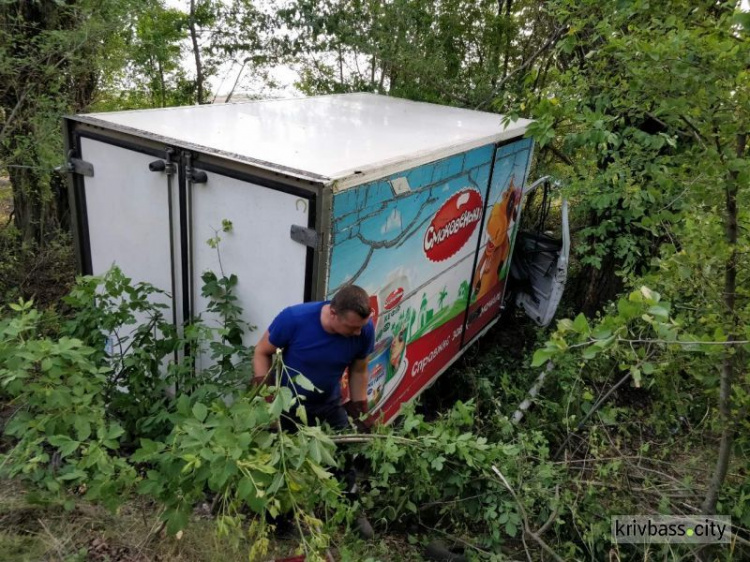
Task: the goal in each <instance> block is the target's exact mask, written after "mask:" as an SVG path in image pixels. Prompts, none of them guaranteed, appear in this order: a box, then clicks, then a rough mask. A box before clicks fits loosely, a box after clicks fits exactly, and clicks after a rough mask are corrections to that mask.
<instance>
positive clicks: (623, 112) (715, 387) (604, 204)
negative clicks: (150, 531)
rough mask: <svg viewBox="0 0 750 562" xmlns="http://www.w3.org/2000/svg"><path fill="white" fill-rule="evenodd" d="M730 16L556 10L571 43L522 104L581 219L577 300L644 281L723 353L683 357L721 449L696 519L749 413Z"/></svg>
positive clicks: (657, 9) (741, 151)
mask: <svg viewBox="0 0 750 562" xmlns="http://www.w3.org/2000/svg"><path fill="white" fill-rule="evenodd" d="M738 8H739V2H713V1H704V2H683V1H681V0H674V1H671V2H668V3H663V4H646V3H621V4H618V5H617V6H616V7H613V6H609V5H603V4H601V3H599V2H594V1H585V2H580V1H575V2H573V1H568V0H560V1H558V2H555V3H554V6H553V11H554V12H556V13H557V14H558V15H559V18H560V21H561V23H564V24H565V25H568V26H569V28H570V32H569V33H568V34H567V35H566V36H565V37H564V38H563V39H562V40H561V41H560V43H559V45H558V46H557V48H556V49H555V51H554V53H553V54H551V55H550V56H552V57H553V60H554V66H553V70H552V71H551V76H550V78H549V82H548V85H547V86H546V87H545V88H544V89H543V90H542V91H541V92H540V93H541V96H540V97H539V99H537V100H534V99H531V98H530V97H528V96H527V97H526V99H525V100H524V102H525V103H528V104H533V109H532V112H533V115H534V116H535V117H536V118H537V122H536V123H535V124H534V126H533V127H532V133H533V134H534V135H535V136H536V138H537V139H538V141H539V145H541V146H542V147H551V148H552V150H551V151H549V152H548V154H549V155H550V156H551V157H552V158H554V159H555V160H558V161H560V163H556V162H551V161H548V164H547V165H548V167H552V168H554V169H556V171H557V172H558V173H559V174H560V175H562V176H564V177H565V178H566V179H567V182H568V183H569V186H570V187H569V189H568V194H569V195H570V196H571V197H572V198H574V199H575V200H576V202H577V206H578V207H579V208H580V209H581V210H582V211H583V212H584V213H585V215H588V217H585V215H584V217H585V221H586V223H585V224H586V226H585V228H584V229H583V230H582V231H581V232H580V233H579V235H583V240H584V244H583V253H582V257H583V261H584V263H586V264H587V265H588V266H589V267H590V269H589V272H590V278H589V281H588V283H587V287H588V288H587V291H588V292H591V291H594V290H595V289H597V288H600V287H601V286H602V282H603V280H605V279H612V278H617V277H619V278H620V279H622V280H623V281H624V282H625V283H627V284H630V285H635V284H638V283H640V282H646V284H648V285H649V286H651V287H653V288H656V289H658V290H659V291H660V292H661V293H662V294H666V295H669V297H670V300H671V304H672V307H673V310H675V311H676V314H675V318H674V322H675V330H677V329H678V328H679V330H681V331H684V332H687V333H690V334H693V335H694V336H695V337H697V338H699V339H701V340H708V341H715V342H716V343H717V344H719V345H721V347H719V348H717V351H715V352H714V353H713V354H712V355H711V359H708V360H706V359H704V358H702V357H696V356H691V355H690V354H687V355H684V356H682V359H681V365H680V368H681V369H682V371H683V372H687V373H690V375H691V377H694V379H695V381H697V382H699V383H700V384H698V386H697V387H696V388H695V390H694V392H695V395H696V396H695V398H694V400H695V401H696V402H698V396H700V395H701V391H702V392H705V393H707V394H708V396H710V397H713V398H714V399H715V400H716V405H717V408H716V411H717V412H718V415H716V416H713V418H712V419H713V421H714V423H715V426H714V427H715V430H716V432H717V433H718V434H719V435H720V445H719V449H718V451H717V454H716V465H715V467H714V470H713V475H712V478H711V482H710V485H709V488H708V493H707V495H706V497H705V500H704V502H703V505H702V506H701V511H702V513H715V512H716V509H717V501H718V498H719V492H720V490H721V487H722V484H723V482H724V479H725V477H726V474H727V469H728V466H729V462H730V458H731V451H732V449H733V443H734V440H735V439H736V438H737V436H738V434H739V428H740V427H741V424H742V423H743V421H742V420H743V419H744V418H745V417H746V413H747V410H748V407H750V381H749V380H748V366H747V346H744V345H740V344H739V343H737V342H740V341H747V340H748V339H749V338H748V329H747V326H748V324H750V306H749V303H750V293H749V292H748V289H747V283H743V282H741V281H740V279H742V275H743V274H744V275H746V272H747V271H748V269H749V268H750V262H749V261H748V256H749V255H750V239H749V238H748V233H747V230H743V229H742V228H741V225H742V224H743V223H744V222H746V221H747V220H748V217H749V216H750V215H749V214H748V203H750V201H748V197H749V196H750V191H748V185H750V182H749V181H748V180H749V179H750V166H748V161H747V157H746V149H747V133H748V130H750V99H749V97H748V93H749V91H748V80H747V78H748V68H750V55H749V53H750V50H749V49H748V35H747V32H746V29H744V28H742V27H741V26H740V25H738V22H741V21H744V19H746V18H744V19H743V18H742V16H741V15H740V19H739V20H738V15H737V10H738ZM579 247H580V246H579ZM603 272H605V273H604V275H602V273H603ZM616 291H617V289H615V290H614V291H612V290H609V291H607V294H608V295H609V294H612V293H613V292H616ZM596 301H599V302H601V299H600V298H594V297H587V298H584V302H592V303H593V302H596ZM667 339H668V338H667ZM654 343H655V344H656V347H657V348H658V347H659V345H663V344H659V343H658V342H654ZM659 353H660V354H661V353H664V352H663V351H662V352H659ZM717 357H718V360H717ZM641 359H642V358H641ZM669 372H670V373H671V374H674V372H673V371H671V370H670V371H669ZM639 373H640V372H639ZM701 386H702V388H701Z"/></svg>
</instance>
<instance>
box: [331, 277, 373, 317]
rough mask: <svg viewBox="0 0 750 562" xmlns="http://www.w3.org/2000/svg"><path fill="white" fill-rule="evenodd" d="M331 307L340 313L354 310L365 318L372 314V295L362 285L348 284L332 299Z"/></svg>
mask: <svg viewBox="0 0 750 562" xmlns="http://www.w3.org/2000/svg"><path fill="white" fill-rule="evenodd" d="M331 308H333V310H335V311H336V313H338V314H344V313H346V312H348V311H352V312H354V313H356V314H357V315H358V316H359V317H360V318H363V319H364V318H367V317H368V316H370V295H368V294H367V291H365V290H364V289H363V288H362V287H358V286H357V285H346V286H345V287H342V288H341V289H339V290H338V291H337V292H336V294H335V295H334V296H333V299H331Z"/></svg>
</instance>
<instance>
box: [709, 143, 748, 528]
mask: <svg viewBox="0 0 750 562" xmlns="http://www.w3.org/2000/svg"><path fill="white" fill-rule="evenodd" d="M746 143H747V135H746V134H744V133H743V134H740V135H737V158H742V157H743V156H744V154H745V146H746ZM738 176H739V174H738V172H737V171H736V170H734V171H731V172H729V177H728V181H727V188H726V200H725V205H726V218H725V221H726V222H725V228H726V238H727V244H729V258H728V259H727V263H726V264H725V266H724V307H725V314H728V315H729V318H730V322H731V326H732V329H731V331H730V333H729V336H728V337H727V341H728V342H730V344H731V342H733V341H736V340H737V336H738V335H739V334H738V333H737V332H738V330H739V328H740V326H739V325H738V317H737V314H736V311H735V305H736V300H737V299H736V297H737V295H736V291H737V233H738V228H737V191H738V188H739V185H738ZM741 354H742V351H741V350H739V349H738V350H735V349H732V346H731V345H729V346H727V349H726V351H725V352H724V359H723V360H722V362H721V382H720V387H719V416H720V419H721V442H720V443H719V453H718V458H717V459H716V467H715V468H714V473H713V475H712V476H711V482H710V483H709V485H708V491H707V492H706V499H704V500H703V505H702V506H701V511H702V512H703V513H704V514H707V515H713V514H715V513H716V503H717V501H718V500H719V492H720V490H721V486H722V485H723V484H724V479H725V478H726V476H727V471H728V470H729V461H730V460H731V456H732V443H733V442H734V436H735V431H736V429H735V422H734V420H733V419H732V383H733V382H734V379H735V378H736V376H737V372H738V370H739V367H740V366H741V365H742V362H741V361H740V359H741V357H742V355H741Z"/></svg>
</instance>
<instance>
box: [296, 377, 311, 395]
mask: <svg viewBox="0 0 750 562" xmlns="http://www.w3.org/2000/svg"><path fill="white" fill-rule="evenodd" d="M294 384H296V385H297V386H299V387H300V388H303V389H304V390H307V391H308V392H314V391H315V390H316V389H315V385H314V384H313V383H312V381H311V380H310V379H308V378H307V377H306V376H305V375H297V376H296V377H294Z"/></svg>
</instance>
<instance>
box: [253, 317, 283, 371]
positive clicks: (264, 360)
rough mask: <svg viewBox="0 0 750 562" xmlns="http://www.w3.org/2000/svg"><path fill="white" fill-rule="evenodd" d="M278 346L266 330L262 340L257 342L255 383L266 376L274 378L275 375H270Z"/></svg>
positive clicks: (254, 358)
mask: <svg viewBox="0 0 750 562" xmlns="http://www.w3.org/2000/svg"><path fill="white" fill-rule="evenodd" d="M277 349H278V348H277V347H276V346H275V345H273V344H272V343H271V341H270V340H269V339H268V330H266V331H265V333H264V334H263V337H262V338H260V341H259V342H258V343H257V344H255V353H254V355H253V371H254V376H253V384H261V383H262V382H263V381H264V380H265V379H266V377H268V380H269V381H271V380H273V375H269V371H270V370H271V364H272V362H273V355H274V353H276V350H277Z"/></svg>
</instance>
